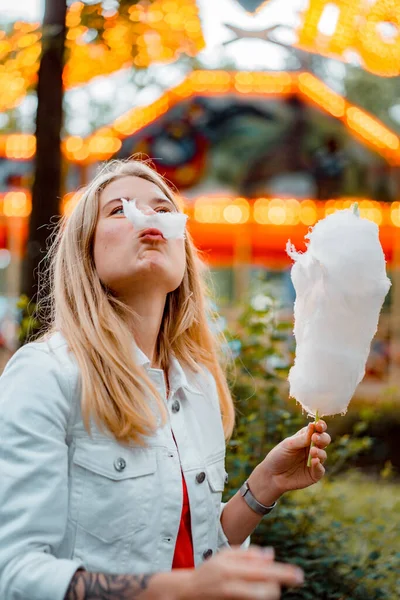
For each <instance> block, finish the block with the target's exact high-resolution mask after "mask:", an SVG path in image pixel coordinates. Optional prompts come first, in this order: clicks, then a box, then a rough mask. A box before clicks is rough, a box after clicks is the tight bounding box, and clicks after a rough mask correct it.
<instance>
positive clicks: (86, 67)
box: [0, 0, 205, 111]
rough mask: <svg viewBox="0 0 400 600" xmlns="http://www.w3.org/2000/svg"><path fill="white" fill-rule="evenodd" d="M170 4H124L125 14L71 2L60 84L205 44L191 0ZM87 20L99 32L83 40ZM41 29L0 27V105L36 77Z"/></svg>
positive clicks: (12, 101)
mask: <svg viewBox="0 0 400 600" xmlns="http://www.w3.org/2000/svg"><path fill="white" fill-rule="evenodd" d="M170 4H171V3H170ZM175 4H176V10H174V11H173V12H171V11H169V10H168V6H169V4H168V2H165V0H153V1H152V2H151V3H148V4H146V6H139V5H137V6H136V7H130V9H129V10H128V14H124V13H123V12H121V13H118V12H115V13H113V14H111V13H110V11H109V12H108V13H104V12H103V7H102V5H101V3H100V2H97V3H95V4H92V5H90V6H87V5H85V4H84V3H83V2H74V3H73V4H72V5H71V6H70V7H69V9H68V11H67V16H66V24H67V34H66V48H67V52H68V62H67V64H66V66H65V68H64V73H63V79H64V84H65V87H66V88H71V87H73V86H76V85H82V84H86V83H87V82H88V81H90V80H91V79H92V78H93V77H96V76H99V75H108V74H110V73H113V72H115V71H117V70H119V69H123V68H126V67H128V66H132V65H133V64H134V63H135V65H136V66H138V67H141V68H146V67H148V66H149V65H150V64H151V63H152V62H154V61H157V62H165V63H168V62H171V61H174V60H176V59H177V58H178V57H179V55H180V54H182V53H183V52H184V53H186V54H188V55H190V56H195V55H196V54H197V53H198V52H199V51H200V50H202V49H203V48H204V45H205V43H204V38H203V34H202V29H201V22H200V18H199V12H198V7H197V4H196V1H195V0H180V1H179V2H176V3H175ZM131 9H132V10H131ZM91 22H93V23H94V25H93V29H98V30H99V33H98V35H97V37H96V38H95V39H94V40H93V41H91V42H86V40H85V34H86V33H87V32H88V31H89V29H90V24H91ZM41 35H42V34H41V30H40V24H39V23H34V24H30V23H20V22H19V23H14V25H13V29H12V30H11V32H10V33H8V32H5V31H0V40H1V43H0V60H1V62H2V65H1V66H2V67H3V71H2V72H0V89H1V90H2V93H1V97H0V111H2V110H9V109H11V108H13V107H14V106H16V105H17V104H18V103H19V102H20V101H21V100H22V98H23V97H24V96H25V95H26V93H27V92H28V91H29V89H30V88H31V87H32V86H33V85H34V84H35V83H36V80H37V73H38V69H39V57H40V50H41V42H40V38H41Z"/></svg>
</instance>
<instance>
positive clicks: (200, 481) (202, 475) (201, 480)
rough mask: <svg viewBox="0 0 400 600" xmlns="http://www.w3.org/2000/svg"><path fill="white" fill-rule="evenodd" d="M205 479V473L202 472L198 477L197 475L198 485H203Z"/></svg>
mask: <svg viewBox="0 0 400 600" xmlns="http://www.w3.org/2000/svg"><path fill="white" fill-rule="evenodd" d="M205 478H206V474H205V473H204V471H200V473H197V475H196V481H197V483H203V481H204V480H205Z"/></svg>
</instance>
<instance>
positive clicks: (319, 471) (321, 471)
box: [311, 458, 325, 481]
mask: <svg viewBox="0 0 400 600" xmlns="http://www.w3.org/2000/svg"><path fill="white" fill-rule="evenodd" d="M324 475H325V467H324V466H323V465H322V464H321V463H320V460H319V458H312V459H311V477H312V478H313V480H314V481H319V480H320V479H322V477H323V476H324Z"/></svg>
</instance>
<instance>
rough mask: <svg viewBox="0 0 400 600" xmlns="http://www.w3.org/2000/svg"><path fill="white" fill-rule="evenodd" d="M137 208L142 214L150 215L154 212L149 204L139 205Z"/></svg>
mask: <svg viewBox="0 0 400 600" xmlns="http://www.w3.org/2000/svg"><path fill="white" fill-rule="evenodd" d="M139 210H141V211H142V213H143V214H144V215H152V214H153V213H155V212H156V211H155V210H153V209H152V208H151V207H150V206H142V207H139Z"/></svg>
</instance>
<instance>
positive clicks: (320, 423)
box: [315, 419, 328, 433]
mask: <svg viewBox="0 0 400 600" xmlns="http://www.w3.org/2000/svg"><path fill="white" fill-rule="evenodd" d="M327 429H328V426H327V424H326V423H325V421H323V420H322V419H319V420H318V421H317V422H316V423H315V430H316V431H318V433H323V432H324V431H326V430H327Z"/></svg>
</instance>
